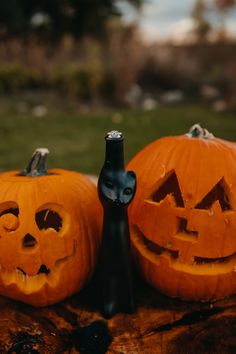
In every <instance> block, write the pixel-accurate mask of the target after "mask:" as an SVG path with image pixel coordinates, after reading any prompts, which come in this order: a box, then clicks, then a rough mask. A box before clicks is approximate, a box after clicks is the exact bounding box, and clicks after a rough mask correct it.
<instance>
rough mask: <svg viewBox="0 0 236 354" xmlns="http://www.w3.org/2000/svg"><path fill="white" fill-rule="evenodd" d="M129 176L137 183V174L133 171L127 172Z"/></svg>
mask: <svg viewBox="0 0 236 354" xmlns="http://www.w3.org/2000/svg"><path fill="white" fill-rule="evenodd" d="M127 175H128V177H129V178H130V179H133V180H135V181H136V174H135V173H134V172H133V171H127Z"/></svg>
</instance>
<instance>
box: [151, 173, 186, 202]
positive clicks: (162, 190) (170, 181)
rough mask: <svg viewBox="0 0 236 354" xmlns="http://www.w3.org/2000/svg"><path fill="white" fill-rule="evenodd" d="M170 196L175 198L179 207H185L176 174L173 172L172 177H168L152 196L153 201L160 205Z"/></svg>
mask: <svg viewBox="0 0 236 354" xmlns="http://www.w3.org/2000/svg"><path fill="white" fill-rule="evenodd" d="M168 194H171V195H172V196H173V197H174V199H175V202H176V205H177V206H178V207H181V208H183V207H184V201H183V198H182V195H181V190H180V187H179V182H178V179H177V177H176V174H175V172H172V173H171V175H170V176H169V177H167V179H166V180H165V181H164V182H163V184H162V185H161V186H160V187H159V188H158V190H157V191H156V192H155V193H153V194H152V196H151V199H152V200H153V201H154V202H158V203H159V202H160V201H161V200H163V199H165V197H166V196H167V195H168Z"/></svg>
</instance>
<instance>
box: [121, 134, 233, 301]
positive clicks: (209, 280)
mask: <svg viewBox="0 0 236 354" xmlns="http://www.w3.org/2000/svg"><path fill="white" fill-rule="evenodd" d="M127 168H128V169H131V170H134V171H135V173H136V175H137V192H136V196H135V198H134V201H133V204H132V205H131V207H130V225H131V242H132V247H133V250H134V253H135V258H136V260H137V263H138V266H139V269H140V270H141V272H142V273H143V276H144V278H145V279H146V280H147V281H148V282H149V283H150V284H151V285H153V286H154V287H155V288H157V289H159V290H160V291H162V292H163V293H165V294H167V295H169V296H172V297H180V298H182V299H188V300H202V301H206V300H214V299H219V298H223V297H225V296H228V295H230V294H233V293H235V292H236V147H235V145H234V144H233V143H231V142H227V141H224V140H221V139H217V138H214V137H209V138H203V137H198V138H194V137H191V136H189V135H188V136H187V135H183V136H177V137H165V138H162V139H159V140H157V141H155V142H153V143H151V144H150V145H148V146H147V147H145V148H144V149H143V150H141V151H140V152H139V153H138V154H137V155H136V156H135V157H134V158H133V159H132V161H131V162H130V163H129V164H128V167H127Z"/></svg>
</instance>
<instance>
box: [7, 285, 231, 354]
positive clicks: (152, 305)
mask: <svg viewBox="0 0 236 354" xmlns="http://www.w3.org/2000/svg"><path fill="white" fill-rule="evenodd" d="M136 288H137V289H136V290H137V291H136V293H137V303H138V309H137V311H136V313H134V314H132V315H125V314H117V315H115V316H114V317H113V318H112V319H110V320H105V319H103V318H102V316H101V315H100V313H99V311H98V303H97V299H98V291H97V285H96V282H95V281H92V282H91V283H90V285H89V286H88V287H87V288H86V289H85V290H83V291H82V292H81V293H80V294H76V295H75V296H73V297H71V298H70V299H67V300H66V301H64V302H62V303H59V304H57V305H54V306H50V307H47V308H41V309H37V308H32V307H30V306H27V305H24V304H21V303H18V302H15V301H13V300H10V299H6V298H3V297H1V298H0V353H1V354H5V353H18V354H19V353H21V354H23V353H28V354H30V353H31V354H38V353H40V354H41V353H42V354H44V353H52V354H53V353H55V354H60V353H78V352H81V353H85V354H90V353H91V354H93V353H96V354H97V353H110V354H115V353H116V354H118V353H120V354H121V353H124V354H126V353H127V354H128V353H129V354H132V353H135V354H136V353H140V354H149V353H163V354H167V353H168V354H172V353H173V354H176V353H181V354H194V353H199V354H200V353H201V354H202V353H214V354H215V353H219V354H224V353H236V335H235V333H236V311H235V310H236V296H232V297H230V298H228V299H224V300H221V301H218V302H215V303H194V302H191V303H190V302H184V301H180V300H176V299H171V298H168V297H166V296H164V295H161V294H159V293H158V292H157V291H155V290H153V289H151V288H150V287H149V286H148V285H146V284H145V283H144V282H143V281H142V280H141V279H138V278H137V279H136ZM97 320H99V321H103V322H102V323H105V325H106V326H107V329H108V331H109V333H110V341H109V342H110V345H109V347H108V348H107V349H106V350H105V349H102V348H101V346H100V344H101V343H103V340H104V338H98V337H99V336H100V337H102V336H103V335H107V333H105V332H100V333H98V336H97V335H95V342H94V338H93V339H92V341H93V343H92V344H91V343H89V344H88V345H87V344H85V347H83V346H82V347H83V348H82V349H81V351H79V349H78V348H81V345H80V344H81V343H79V342H80V340H82V341H84V338H81V335H80V333H79V330H80V329H81V328H84V326H88V325H90V324H91V323H93V322H94V321H97ZM86 340H87V339H86ZM86 340H85V341H86ZM88 340H89V341H90V342H91V340H90V339H88ZM94 346H95V347H94ZM76 348H77V349H76ZM103 348H104V347H103Z"/></svg>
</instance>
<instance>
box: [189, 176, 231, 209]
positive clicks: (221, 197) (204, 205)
mask: <svg viewBox="0 0 236 354" xmlns="http://www.w3.org/2000/svg"><path fill="white" fill-rule="evenodd" d="M226 189H227V187H226V183H225V181H224V179H223V178H222V179H221V180H220V181H219V182H218V183H217V184H216V185H215V187H214V188H213V189H212V190H211V191H210V192H209V193H208V194H207V195H206V196H205V197H204V198H203V199H202V200H201V202H200V203H198V204H197V205H196V206H195V208H196V209H210V208H211V207H212V205H213V204H214V203H215V202H216V201H217V200H218V201H219V203H220V206H221V209H222V210H223V211H225V210H230V209H231V206H230V201H229V197H228V195H227V192H226Z"/></svg>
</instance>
